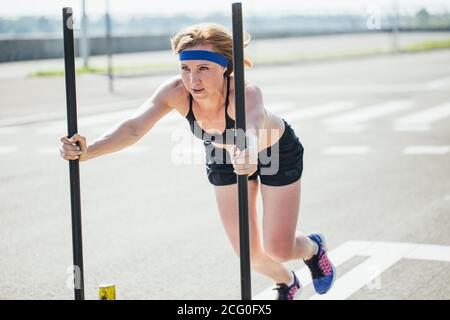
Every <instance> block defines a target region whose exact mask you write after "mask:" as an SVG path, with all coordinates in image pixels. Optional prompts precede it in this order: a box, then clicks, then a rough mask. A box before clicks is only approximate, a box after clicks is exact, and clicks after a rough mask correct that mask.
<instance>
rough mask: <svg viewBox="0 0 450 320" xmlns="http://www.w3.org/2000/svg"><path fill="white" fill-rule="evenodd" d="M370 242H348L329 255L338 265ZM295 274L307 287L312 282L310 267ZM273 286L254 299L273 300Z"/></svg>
mask: <svg viewBox="0 0 450 320" xmlns="http://www.w3.org/2000/svg"><path fill="white" fill-rule="evenodd" d="M370 245H371V244H370V242H361V241H360V242H358V241H351V242H346V243H344V244H342V245H341V246H339V247H338V248H336V249H334V250H333V251H331V252H330V253H329V257H330V259H331V261H333V264H334V265H335V266H336V267H338V266H340V265H341V264H343V263H345V262H346V261H347V260H350V259H351V258H353V257H354V256H355V255H357V254H358V253H359V252H361V251H363V250H364V248H366V247H368V246H370ZM295 274H296V275H297V276H298V279H299V281H300V283H301V284H302V286H303V287H306V286H308V285H310V284H311V282H312V280H311V275H310V272H309V269H308V267H304V268H302V269H300V270H297V271H295ZM272 289H273V287H270V288H267V289H266V290H264V291H262V292H261V293H259V294H257V295H256V296H254V297H253V300H271V299H273V298H274V296H275V294H274V291H273V290H272Z"/></svg>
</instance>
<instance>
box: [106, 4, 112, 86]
mask: <svg viewBox="0 0 450 320" xmlns="http://www.w3.org/2000/svg"><path fill="white" fill-rule="evenodd" d="M105 20H106V53H107V55H108V80H109V82H108V83H109V92H110V93H112V92H113V91H114V85H113V80H114V78H113V77H114V75H113V68H112V41H111V16H110V14H109V0H106V16H105Z"/></svg>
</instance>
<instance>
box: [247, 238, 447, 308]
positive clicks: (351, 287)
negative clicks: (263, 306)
mask: <svg viewBox="0 0 450 320" xmlns="http://www.w3.org/2000/svg"><path fill="white" fill-rule="evenodd" d="M328 256H329V258H330V260H331V261H332V263H333V264H334V266H335V267H336V268H339V267H340V266H341V265H343V264H344V263H346V262H347V261H349V260H350V259H352V258H353V257H355V256H363V257H369V258H368V259H366V260H364V261H363V262H362V263H360V264H359V265H357V266H356V267H355V268H353V269H351V270H350V271H348V272H347V273H345V274H343V275H342V276H341V275H340V274H339V270H338V273H337V276H338V279H337V280H336V282H335V284H334V286H333V288H331V290H330V291H329V292H328V293H327V294H325V295H317V294H316V295H313V296H312V297H310V299H311V300H319V299H320V300H343V299H347V298H348V297H350V296H351V295H352V294H354V293H355V292H357V291H358V290H360V289H361V288H363V287H364V286H365V285H368V284H369V283H371V282H372V281H374V280H375V279H376V278H377V277H379V276H380V275H381V274H382V273H383V272H384V271H386V270H387V269H388V268H389V267H391V266H392V265H394V264H395V263H397V262H399V261H400V260H401V259H417V260H430V261H442V262H450V246H442V245H430V244H418V243H401V242H370V241H349V242H345V243H344V244H342V245H341V246H339V247H338V248H336V249H334V250H333V251H331V252H329V253H328ZM295 273H296V275H297V276H298V279H299V281H300V283H301V284H302V286H303V287H304V288H305V287H307V286H309V285H311V284H312V279H311V274H310V271H309V269H308V267H304V268H302V269H300V270H296V271H295ZM272 288H273V287H269V288H267V289H266V290H264V291H262V292H260V293H259V294H257V295H255V296H254V297H253V300H271V299H274V298H275V295H274V293H273V290H272ZM305 298H308V297H302V296H301V294H300V295H298V296H297V297H296V298H295V299H296V300H303V299H305Z"/></svg>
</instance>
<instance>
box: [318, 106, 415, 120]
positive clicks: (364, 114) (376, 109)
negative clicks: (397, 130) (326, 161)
mask: <svg viewBox="0 0 450 320" xmlns="http://www.w3.org/2000/svg"><path fill="white" fill-rule="evenodd" d="M414 106H415V103H414V101H412V100H394V101H388V102H384V103H380V104H375V105H371V106H369V107H365V108H362V109H357V110H355V111H350V112H347V113H344V114H341V115H338V116H334V117H329V118H326V119H325V120H323V121H322V122H323V123H324V124H325V125H348V124H358V123H361V122H366V121H368V120H373V119H376V118H380V117H382V116H385V115H388V114H391V113H395V112H398V111H402V110H406V109H409V108H412V107H414Z"/></svg>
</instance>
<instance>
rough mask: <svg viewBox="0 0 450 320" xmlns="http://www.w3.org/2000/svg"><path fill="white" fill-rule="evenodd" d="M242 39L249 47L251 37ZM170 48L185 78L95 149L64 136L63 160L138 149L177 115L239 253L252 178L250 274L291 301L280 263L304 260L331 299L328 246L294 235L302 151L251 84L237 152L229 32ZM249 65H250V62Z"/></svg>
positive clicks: (180, 38)
mask: <svg viewBox="0 0 450 320" xmlns="http://www.w3.org/2000/svg"><path fill="white" fill-rule="evenodd" d="M245 35H246V40H245V43H244V46H245V47H246V46H247V45H248V42H249V38H250V37H249V36H248V34H247V33H246V34H245ZM171 44H172V50H173V52H174V53H175V54H177V55H179V59H180V68H181V70H180V73H181V74H180V75H179V76H176V77H173V78H171V79H169V80H167V81H166V82H165V83H163V84H162V85H160V86H159V88H158V89H157V90H156V92H155V93H154V94H153V95H152V97H151V98H150V99H149V100H148V101H147V102H146V103H144V104H143V105H142V106H141V107H140V109H139V110H138V111H137V112H136V113H135V114H134V115H133V116H132V117H130V118H129V119H127V120H125V121H123V122H122V123H121V124H120V125H118V126H117V127H115V129H114V130H113V131H112V132H110V133H108V134H106V135H104V136H102V137H101V138H99V139H97V140H96V141H95V142H93V143H92V144H90V145H88V144H87V142H86V139H85V138H84V137H83V136H81V135H79V134H76V135H74V136H73V137H71V138H70V139H69V138H68V137H62V138H61V142H62V146H61V149H60V152H61V156H62V157H63V158H64V159H66V160H74V159H79V160H80V161H87V160H90V159H93V158H95V157H98V156H100V155H104V154H107V153H111V152H115V151H119V150H121V149H123V148H125V147H127V146H130V145H132V144H134V143H136V142H137V141H138V140H139V139H140V138H142V137H143V136H144V135H145V134H146V133H147V132H148V131H149V130H150V129H151V128H152V127H153V126H154V125H155V124H156V122H157V121H158V120H159V119H161V118H162V117H163V116H164V115H166V114H167V113H169V112H170V111H172V110H173V109H175V110H176V111H178V113H180V114H181V115H182V116H183V117H185V118H186V119H187V120H188V122H189V124H190V127H191V130H192V132H193V133H194V135H195V136H197V137H199V138H200V139H202V140H204V144H205V147H206V154H207V175H208V179H209V181H210V182H211V184H212V185H213V186H214V190H215V195H216V200H217V205H218V208H219V212H220V215H221V219H222V222H223V225H224V228H225V231H226V233H227V235H228V237H229V239H230V241H231V244H232V245H233V248H234V250H235V251H236V253H237V254H238V255H239V224H238V223H239V222H238V221H239V219H238V217H239V213H238V206H237V200H238V195H237V184H236V180H237V179H236V175H248V179H249V182H248V200H249V204H248V205H249V222H250V257H251V266H252V269H254V270H255V271H257V272H259V273H261V274H263V275H265V276H267V277H269V278H271V279H273V280H274V281H275V282H276V283H277V287H276V288H275V290H277V292H278V293H277V299H279V300H292V299H294V297H295V294H296V293H297V292H298V291H299V289H300V288H301V284H300V283H299V280H298V279H297V277H296V275H295V273H294V272H293V271H290V270H288V269H287V268H286V267H285V266H284V265H283V264H282V263H283V262H286V261H289V260H292V259H303V260H304V261H305V263H306V265H307V266H308V267H309V268H310V270H311V275H312V277H313V284H314V287H315V289H316V291H317V292H318V293H319V294H324V293H326V292H327V291H328V290H329V289H330V288H331V286H332V284H333V282H334V279H335V269H334V266H333V265H332V264H331V263H330V261H329V260H328V257H327V254H326V250H327V249H326V244H325V240H324V238H323V236H322V235H320V234H309V235H304V234H302V233H300V232H297V231H296V225H297V219H298V214H299V206H300V184H301V181H300V178H301V175H302V169H303V160H302V159H303V146H302V144H301V143H300V141H299V139H298V138H297V136H296V135H295V133H294V131H293V129H292V128H291V127H290V125H289V124H287V123H286V122H285V121H284V120H283V119H281V118H279V117H278V116H276V115H274V114H272V113H271V112H268V111H267V110H266V109H265V108H264V104H263V99H262V94H261V90H260V89H259V88H258V87H257V86H256V85H254V84H249V83H246V85H245V99H246V122H247V132H246V135H247V144H246V146H247V147H246V148H245V149H244V150H242V151H241V150H239V149H237V148H236V147H235V140H234V135H235V132H234V131H233V128H234V126H235V103H234V76H233V57H232V37H231V35H230V33H229V32H228V31H227V30H226V29H224V28H223V27H221V26H219V25H216V24H200V25H194V26H191V27H188V28H186V29H184V30H182V31H180V32H179V33H177V34H176V35H175V36H174V37H173V38H172V39H171ZM244 63H245V65H246V66H247V67H250V66H251V61H250V60H249V59H248V58H247V57H246V58H245V61H244ZM269 132H270V134H269ZM76 143H79V146H77V144H76ZM268 159H269V160H270V161H267V160H268ZM263 160H264V161H263ZM258 176H259V180H260V181H261V195H262V200H263V208H264V210H263V230H262V235H261V234H260V231H259V230H258V225H257V212H256V199H257V192H258V188H259V182H258V179H257V178H258Z"/></svg>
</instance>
